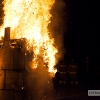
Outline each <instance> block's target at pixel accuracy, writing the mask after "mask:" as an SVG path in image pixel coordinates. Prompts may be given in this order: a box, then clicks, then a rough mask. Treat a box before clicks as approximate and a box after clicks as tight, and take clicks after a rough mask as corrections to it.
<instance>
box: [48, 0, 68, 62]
mask: <svg viewBox="0 0 100 100" xmlns="http://www.w3.org/2000/svg"><path fill="white" fill-rule="evenodd" d="M65 7H66V5H65V2H64V1H63V0H56V1H55V4H54V5H53V8H52V10H51V13H52V18H51V24H50V26H49V30H50V31H51V34H52V36H53V37H54V38H55V44H56V46H57V48H58V51H59V54H58V55H57V59H58V62H59V61H60V60H62V59H63V57H64V54H65V52H66V50H65V48H64V34H65V33H66V32H67V26H66V24H67V16H66V14H67V12H65V11H64V9H65Z"/></svg>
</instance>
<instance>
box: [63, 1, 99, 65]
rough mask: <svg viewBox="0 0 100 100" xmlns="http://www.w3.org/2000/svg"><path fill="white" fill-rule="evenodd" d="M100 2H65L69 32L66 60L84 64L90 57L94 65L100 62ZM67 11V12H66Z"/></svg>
mask: <svg viewBox="0 0 100 100" xmlns="http://www.w3.org/2000/svg"><path fill="white" fill-rule="evenodd" d="M98 1H99V0H65V1H64V2H65V3H66V4H67V5H66V6H67V7H68V8H67V7H66V8H65V10H66V9H68V12H67V16H68V22H67V27H68V30H67V32H66V33H65V39H64V45H65V47H66V50H67V53H66V55H65V60H67V61H70V60H71V59H74V60H75V61H76V62H82V61H83V62H84V60H85V58H86V56H89V59H90V62H91V63H92V64H97V65H98V64H99V62H100V45H99V43H100V36H99V34H100V33H99V24H100V23H99V22H100V21H99V18H100V15H99V13H100V12H99V4H100V3H99V2H98ZM66 11H67V10H66Z"/></svg>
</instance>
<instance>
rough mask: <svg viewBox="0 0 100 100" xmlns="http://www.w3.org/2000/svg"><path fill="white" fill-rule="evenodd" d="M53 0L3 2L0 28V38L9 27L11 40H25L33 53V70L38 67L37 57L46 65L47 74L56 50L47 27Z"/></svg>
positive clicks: (50, 69) (13, 0)
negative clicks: (40, 57) (2, 21)
mask: <svg viewBox="0 0 100 100" xmlns="http://www.w3.org/2000/svg"><path fill="white" fill-rule="evenodd" d="M54 3H55V0H4V1H3V4H4V8H3V9H4V14H5V16H4V23H3V25H2V26H1V27H0V36H2V35H3V33H4V32H3V29H4V28H5V27H8V26H9V27H11V38H17V39H18V38H27V40H28V43H29V45H28V47H27V48H30V46H31V47H32V49H33V52H34V55H35V56H34V58H33V60H32V61H33V63H34V65H32V66H33V68H36V67H37V66H38V55H39V56H42V58H43V60H44V62H45V61H46V62H47V63H48V67H49V72H53V70H54V68H53V66H54V65H55V64H56V57H55V55H56V53H57V52H58V50H57V48H55V47H54V39H53V38H52V37H51V36H50V32H49V30H48V25H49V24H50V23H51V22H50V19H51V17H52V15H51V14H50V10H51V9H52V6H53V4H54Z"/></svg>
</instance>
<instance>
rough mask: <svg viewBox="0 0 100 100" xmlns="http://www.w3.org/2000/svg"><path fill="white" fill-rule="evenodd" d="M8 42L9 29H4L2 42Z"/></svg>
mask: <svg viewBox="0 0 100 100" xmlns="http://www.w3.org/2000/svg"><path fill="white" fill-rule="evenodd" d="M9 40H10V27H6V28H5V33H4V41H9Z"/></svg>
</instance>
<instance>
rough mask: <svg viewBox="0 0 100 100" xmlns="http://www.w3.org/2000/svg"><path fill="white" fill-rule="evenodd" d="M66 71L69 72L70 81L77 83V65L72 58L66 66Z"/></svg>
mask: <svg viewBox="0 0 100 100" xmlns="http://www.w3.org/2000/svg"><path fill="white" fill-rule="evenodd" d="M68 73H69V78H70V83H71V84H76V83H77V66H76V64H75V63H74V60H72V62H71V64H70V65H69V67H68Z"/></svg>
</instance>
